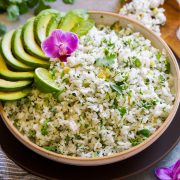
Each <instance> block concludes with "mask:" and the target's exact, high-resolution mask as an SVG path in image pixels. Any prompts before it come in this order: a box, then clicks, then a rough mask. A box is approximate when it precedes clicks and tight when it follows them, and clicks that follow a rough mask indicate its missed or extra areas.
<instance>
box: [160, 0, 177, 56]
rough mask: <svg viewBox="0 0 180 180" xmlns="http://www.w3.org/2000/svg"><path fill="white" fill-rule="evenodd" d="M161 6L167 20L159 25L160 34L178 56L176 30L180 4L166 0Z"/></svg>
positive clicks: (173, 0) (174, 0)
mask: <svg viewBox="0 0 180 180" xmlns="http://www.w3.org/2000/svg"><path fill="white" fill-rule="evenodd" d="M163 8H164V9H165V15H166V18H167V22H166V24H165V25H164V26H162V27H161V34H162V35H161V36H162V38H163V39H164V40H165V41H166V43H167V44H168V45H169V46H170V47H171V49H172V50H173V51H174V52H175V54H176V55H177V56H178V57H179V58H180V40H178V39H177V36H176V31H177V29H178V27H179V26H180V6H179V4H178V3H177V1H176V0H167V1H166V2H165V4H164V5H163Z"/></svg>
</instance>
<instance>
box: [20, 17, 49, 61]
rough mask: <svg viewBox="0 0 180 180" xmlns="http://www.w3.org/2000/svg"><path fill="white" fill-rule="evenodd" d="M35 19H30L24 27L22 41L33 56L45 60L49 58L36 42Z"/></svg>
mask: <svg viewBox="0 0 180 180" xmlns="http://www.w3.org/2000/svg"><path fill="white" fill-rule="evenodd" d="M34 19H35V18H31V19H29V20H28V21H27V22H26V24H25V25H24V26H23V29H22V41H23V45H24V48H25V50H26V51H27V52H28V53H29V54H31V55H32V56H35V57H38V58H40V59H43V60H47V61H48V60H49V58H48V57H46V55H45V54H44V52H43V51H42V49H41V47H40V46H39V45H38V44H37V43H36V41H35V37H34Z"/></svg>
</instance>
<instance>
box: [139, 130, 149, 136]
mask: <svg viewBox="0 0 180 180" xmlns="http://www.w3.org/2000/svg"><path fill="white" fill-rule="evenodd" d="M150 134H151V133H150V131H149V130H148V129H141V130H140V131H138V132H137V135H143V136H145V137H149V136H150Z"/></svg>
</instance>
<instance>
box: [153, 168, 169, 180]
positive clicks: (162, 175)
mask: <svg viewBox="0 0 180 180" xmlns="http://www.w3.org/2000/svg"><path fill="white" fill-rule="evenodd" d="M155 174H156V176H157V177H158V178H159V179H160V180H172V170H171V169H169V168H157V169H155Z"/></svg>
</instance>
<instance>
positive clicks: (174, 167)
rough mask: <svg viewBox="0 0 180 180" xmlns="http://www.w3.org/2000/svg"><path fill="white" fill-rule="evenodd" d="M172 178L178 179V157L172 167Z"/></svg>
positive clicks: (179, 172) (179, 168) (179, 173)
mask: <svg viewBox="0 0 180 180" xmlns="http://www.w3.org/2000/svg"><path fill="white" fill-rule="evenodd" d="M172 175H173V180H178V176H179V175H180V159H179V160H178V161H177V162H176V163H175V164H174V166H173V169H172Z"/></svg>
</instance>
